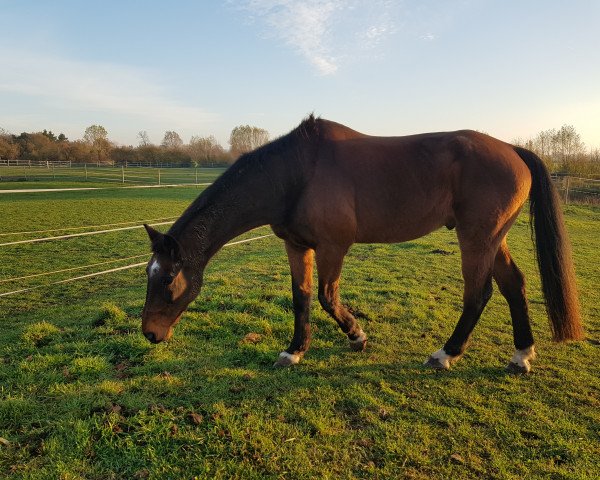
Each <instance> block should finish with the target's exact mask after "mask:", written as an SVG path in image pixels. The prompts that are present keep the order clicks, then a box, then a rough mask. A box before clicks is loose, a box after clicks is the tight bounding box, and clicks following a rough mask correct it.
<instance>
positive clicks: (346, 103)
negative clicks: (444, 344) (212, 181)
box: [0, 0, 600, 147]
mask: <svg viewBox="0 0 600 480" xmlns="http://www.w3.org/2000/svg"><path fill="white" fill-rule="evenodd" d="M313 111H314V112H315V114H318V115H321V116H323V117H324V118H329V119H331V120H335V121H338V122H341V123H344V124H346V125H348V126H350V127H352V128H355V129H357V130H360V131H363V132H365V133H370V134H374V135H405V134H410V133H419V132H425V131H438V130H454V129H460V128H474V129H478V130H483V131H486V132H488V133H490V134H492V135H494V136H497V137H499V138H502V139H504V140H508V141H510V140H513V139H514V138H516V137H528V136H531V135H534V134H535V133H537V132H538V131H540V130H545V129H548V128H559V127H560V126H561V125H563V124H572V125H574V126H575V128H576V129H577V131H578V132H579V133H580V134H581V137H582V139H583V141H585V142H586V144H587V145H590V146H594V147H600V1H596V0H573V1H568V2H567V1H562V0H527V1H526V0H520V1H517V0H503V1H501V0H497V1H492V0H420V1H417V0H414V1H408V0H407V1H386V0H371V1H359V0H355V1H352V0H348V1H342V0H320V1H315V0H306V1H291V0H241V1H235V2H234V1H227V0H224V1H217V0H215V1H176V0H174V1H172V2H164V1H160V2H159V1H141V0H137V1H134V0H121V1H113V0H104V1H103V2H90V1H83V0H80V1H65V0H55V1H52V2H50V1H29V0H12V1H11V0H0V127H2V128H4V129H5V130H8V131H10V132H12V133H20V132H21V131H38V130H42V129H44V128H46V129H50V130H52V131H54V132H64V133H65V134H66V135H67V136H68V137H69V138H70V139H77V138H81V137H82V136H83V132H84V130H85V128H86V127H87V126H89V125H92V124H101V125H103V126H104V127H105V128H106V129H107V130H108V132H109V138H110V139H111V140H113V141H115V142H117V143H121V144H134V145H135V144H137V139H136V135H137V132H139V131H140V130H146V131H148V133H149V136H150V140H151V141H153V142H154V143H160V141H161V140H162V136H163V134H164V132H165V131H166V130H175V131H177V132H178V133H179V134H180V135H181V137H182V138H183V140H184V141H185V142H188V141H189V139H190V137H191V136H192V135H202V136H205V135H211V134H212V135H215V136H216V137H217V139H218V140H219V141H220V142H221V143H222V144H223V146H225V147H228V144H227V140H228V138H229V132H230V131H231V129H232V128H233V127H235V126H236V125H240V124H251V125H256V126H259V127H263V128H266V129H267V130H268V131H269V132H270V133H271V135H272V136H276V135H279V134H283V133H286V132H287V131H289V130H290V129H292V128H293V127H294V126H296V125H297V124H298V123H299V121H300V120H301V119H302V118H303V117H304V116H306V115H307V114H308V113H310V112H313Z"/></svg>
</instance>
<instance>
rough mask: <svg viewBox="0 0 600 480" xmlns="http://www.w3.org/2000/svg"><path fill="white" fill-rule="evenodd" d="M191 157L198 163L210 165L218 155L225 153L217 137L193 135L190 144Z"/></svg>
mask: <svg viewBox="0 0 600 480" xmlns="http://www.w3.org/2000/svg"><path fill="white" fill-rule="evenodd" d="M188 150H189V153H190V157H191V159H192V161H193V162H194V163H195V164H196V165H201V164H205V165H210V164H212V163H213V162H214V161H215V160H216V159H217V157H222V156H223V154H224V153H225V150H224V149H223V147H222V146H221V145H220V144H219V142H217V139H216V138H215V137H214V136H213V135H210V136H208V137H200V136H193V137H192V138H191V139H190V144H189V146H188Z"/></svg>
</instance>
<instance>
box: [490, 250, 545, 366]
mask: <svg viewBox="0 0 600 480" xmlns="http://www.w3.org/2000/svg"><path fill="white" fill-rule="evenodd" d="M494 280H496V283H497V284H498V288H499V289H500V292H501V293H502V295H503V296H504V298H506V301H507V302H508V306H509V308H510V316H511V319H512V326H513V335H514V342H515V348H516V352H515V354H514V355H513V357H512V358H511V360H510V363H509V364H508V366H507V367H506V368H507V370H508V371H509V372H513V373H528V372H529V371H530V370H531V365H530V363H529V362H530V360H533V358H535V349H534V346H533V334H532V333H531V326H530V324H529V312H528V307H527V298H526V296H525V277H524V276H523V274H522V273H521V270H519V268H518V267H517V265H516V264H515V262H514V261H513V259H512V258H511V256H510V252H509V251H508V246H507V245H506V238H505V239H504V240H503V241H502V243H501V244H500V248H499V249H498V253H497V254H496V259H495V262H494Z"/></svg>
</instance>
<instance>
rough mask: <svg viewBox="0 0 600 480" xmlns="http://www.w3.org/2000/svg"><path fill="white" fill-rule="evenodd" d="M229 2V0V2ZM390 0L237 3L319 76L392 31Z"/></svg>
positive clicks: (375, 44)
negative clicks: (300, 57) (307, 63)
mask: <svg viewBox="0 0 600 480" xmlns="http://www.w3.org/2000/svg"><path fill="white" fill-rule="evenodd" d="M230 3H231V2H230ZM392 3H393V2H389V1H383V0H372V1H369V2H367V1H359V0H356V1H343V0H304V1H298V0H246V1H243V2H238V3H236V5H238V6H239V5H240V4H241V5H242V7H241V8H242V10H243V11H245V12H246V13H247V14H248V18H249V20H250V21H253V22H259V23H262V24H264V27H265V28H266V31H265V32H264V34H265V35H266V36H267V37H271V38H275V39H277V40H279V41H282V42H283V43H284V44H285V45H288V46H289V47H291V48H292V49H293V50H295V51H296V53H298V54H299V55H301V56H302V57H304V58H305V59H306V60H307V61H308V62H309V63H310V64H311V65H312V66H313V67H314V68H315V69H316V70H317V72H318V73H320V74H321V75H332V74H334V73H335V72H337V71H338V69H339V67H340V65H342V64H343V63H344V62H345V61H348V60H349V59H351V58H356V57H357V56H360V55H362V54H364V52H365V51H366V50H372V49H374V48H376V47H377V46H378V45H380V44H381V42H382V40H383V38H384V37H385V36H387V35H389V34H391V33H393V32H394V30H395V28H394V23H393V21H392V20H391V15H390V11H391V5H392Z"/></svg>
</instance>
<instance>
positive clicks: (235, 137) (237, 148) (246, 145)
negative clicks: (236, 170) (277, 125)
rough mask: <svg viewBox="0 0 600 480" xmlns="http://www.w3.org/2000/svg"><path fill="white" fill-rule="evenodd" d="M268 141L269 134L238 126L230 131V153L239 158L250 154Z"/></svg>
mask: <svg viewBox="0 0 600 480" xmlns="http://www.w3.org/2000/svg"><path fill="white" fill-rule="evenodd" d="M268 141H269V132H267V131H266V130H265V129H263V128H258V127H251V126H250V125H239V126H237V127H235V128H234V129H233V130H232V131H231V135H230V136H229V143H230V145H231V153H232V154H233V155H234V156H239V155H242V154H244V153H247V152H251V151H252V150H255V149H256V148H258V147H260V146H261V145H264V144H265V143H267V142H268Z"/></svg>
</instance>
